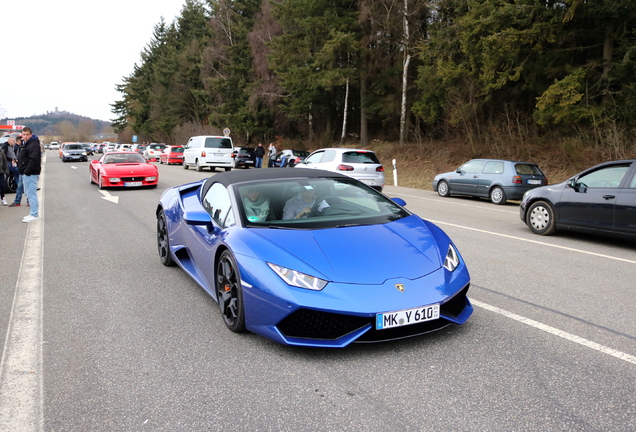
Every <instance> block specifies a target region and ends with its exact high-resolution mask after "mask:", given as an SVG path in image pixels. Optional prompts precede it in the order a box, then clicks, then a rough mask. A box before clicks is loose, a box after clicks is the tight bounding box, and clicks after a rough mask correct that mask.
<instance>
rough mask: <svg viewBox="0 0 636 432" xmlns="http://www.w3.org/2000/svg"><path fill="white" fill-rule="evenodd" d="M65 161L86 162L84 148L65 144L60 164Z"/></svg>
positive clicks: (76, 144) (79, 145) (78, 145)
mask: <svg viewBox="0 0 636 432" xmlns="http://www.w3.org/2000/svg"><path fill="white" fill-rule="evenodd" d="M66 161H82V162H86V161H88V157H87V156H86V149H85V148H84V146H83V145H82V144H80V143H73V144H66V145H65V146H64V148H63V149H62V162H66Z"/></svg>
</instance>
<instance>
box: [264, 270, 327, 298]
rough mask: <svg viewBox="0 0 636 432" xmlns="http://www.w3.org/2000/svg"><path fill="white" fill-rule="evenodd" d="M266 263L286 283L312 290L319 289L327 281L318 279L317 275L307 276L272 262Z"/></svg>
mask: <svg viewBox="0 0 636 432" xmlns="http://www.w3.org/2000/svg"><path fill="white" fill-rule="evenodd" d="M267 265H268V266H269V267H270V268H271V269H272V270H274V272H275V273H276V274H277V275H278V276H280V277H281V279H283V280H284V281H285V282H286V283H287V284H288V285H291V286H295V287H298V288H306V289H310V290H314V291H320V290H322V289H323V288H324V287H325V286H326V285H327V281H325V280H322V279H318V278H317V277H314V276H309V275H306V274H304V273H300V272H298V271H296V270H290V269H288V268H285V267H281V266H279V265H276V264H272V263H267Z"/></svg>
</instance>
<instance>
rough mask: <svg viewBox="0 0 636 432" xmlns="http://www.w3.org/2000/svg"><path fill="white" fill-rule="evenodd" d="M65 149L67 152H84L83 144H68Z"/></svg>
mask: <svg viewBox="0 0 636 432" xmlns="http://www.w3.org/2000/svg"><path fill="white" fill-rule="evenodd" d="M64 148H65V149H66V150H84V147H83V146H82V145H81V144H66V145H65V146H64Z"/></svg>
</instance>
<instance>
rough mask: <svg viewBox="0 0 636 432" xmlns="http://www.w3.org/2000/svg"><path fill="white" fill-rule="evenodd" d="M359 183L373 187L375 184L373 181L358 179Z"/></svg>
mask: <svg viewBox="0 0 636 432" xmlns="http://www.w3.org/2000/svg"><path fill="white" fill-rule="evenodd" d="M360 181H361V182H362V183H366V184H368V185H374V184H375V180H368V179H360Z"/></svg>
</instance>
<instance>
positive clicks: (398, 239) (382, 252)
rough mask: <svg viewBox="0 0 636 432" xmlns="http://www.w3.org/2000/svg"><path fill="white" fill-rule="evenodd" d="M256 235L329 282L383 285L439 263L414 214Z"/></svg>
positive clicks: (425, 230) (432, 240) (427, 270)
mask: <svg viewBox="0 0 636 432" xmlns="http://www.w3.org/2000/svg"><path fill="white" fill-rule="evenodd" d="M258 234H259V235H260V236H262V237H264V238H265V239H267V240H269V241H270V242H272V243H274V244H275V245H276V246H278V247H279V248H281V249H284V250H285V251H287V252H288V253H290V254H292V255H294V256H295V257H296V258H298V259H300V260H302V261H304V262H305V263H307V264H308V265H309V266H311V267H313V268H315V269H316V270H317V271H318V272H320V273H321V274H322V275H323V276H324V277H326V278H327V279H328V280H330V281H332V282H339V283H351V284H382V283H384V282H385V281H386V280H388V279H392V278H396V277H405V278H408V279H415V278H419V277H421V276H424V275H426V274H429V273H431V272H433V271H435V270H437V269H439V268H440V267H441V260H440V253H439V251H438V248H437V244H436V241H435V238H434V237H433V235H432V234H431V232H430V230H429V229H428V227H427V226H426V224H425V223H424V222H423V221H422V220H421V219H420V218H418V217H417V216H411V217H408V218H404V219H400V220H399V221H395V222H391V223H387V224H383V225H363V226H357V227H346V228H329V229H317V230H279V229H263V230H260V229H259V230H258ZM278 264H280V263H278ZM312 276H318V277H320V275H317V274H314V275H312Z"/></svg>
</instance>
